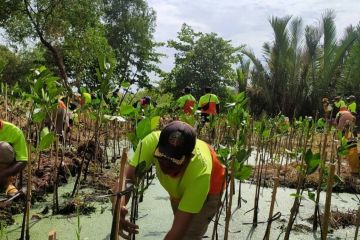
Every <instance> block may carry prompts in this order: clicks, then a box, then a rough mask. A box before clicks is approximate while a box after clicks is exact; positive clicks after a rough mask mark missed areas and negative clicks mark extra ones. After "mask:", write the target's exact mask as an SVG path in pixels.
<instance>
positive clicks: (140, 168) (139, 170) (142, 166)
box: [135, 161, 146, 178]
mask: <svg viewBox="0 0 360 240" xmlns="http://www.w3.org/2000/svg"><path fill="white" fill-rule="evenodd" d="M145 173H146V162H145V161H141V162H140V163H139V164H138V165H137V166H136V168H135V176H137V177H139V178H141V177H142V176H143V175H144V174H145Z"/></svg>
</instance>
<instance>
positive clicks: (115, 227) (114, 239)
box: [110, 148, 127, 240]
mask: <svg viewBox="0 0 360 240" xmlns="http://www.w3.org/2000/svg"><path fill="white" fill-rule="evenodd" d="M126 162H127V149H126V148H124V150H123V154H122V156H121V161H120V173H119V180H118V182H117V187H116V190H115V192H116V193H118V192H120V191H121V190H122V189H123V185H124V177H125V174H124V170H125V165H126ZM121 198H122V197H120V196H116V201H115V207H114V212H113V222H112V226H111V234H110V239H111V240H118V239H119V233H121V230H120V211H121V208H122V206H121V205H122V202H121Z"/></svg>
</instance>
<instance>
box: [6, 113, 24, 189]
mask: <svg viewBox="0 0 360 240" xmlns="http://www.w3.org/2000/svg"><path fill="white" fill-rule="evenodd" d="M27 161H28V152H27V146H26V141H25V137H24V134H23V132H22V131H21V130H20V129H19V128H18V127H16V126H15V125H13V124H11V123H9V122H6V121H2V120H0V188H3V189H4V190H5V193H6V194H7V195H8V196H13V195H15V194H16V193H17V192H18V190H17V189H16V187H15V186H14V185H13V184H12V177H13V176H15V175H16V174H18V173H19V172H21V171H22V170H23V169H24V168H25V166H26V164H27Z"/></svg>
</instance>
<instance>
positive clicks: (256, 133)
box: [0, 88, 349, 239]
mask: <svg viewBox="0 0 360 240" xmlns="http://www.w3.org/2000/svg"><path fill="white" fill-rule="evenodd" d="M84 96H87V100H86V98H85V97H84ZM86 101H87V102H86ZM96 101H97V100H96V98H93V99H91V96H90V98H89V95H88V94H83V102H84V103H86V104H89V105H91V104H92V103H91V102H96ZM86 104H85V105H86ZM96 104H98V105H99V106H97V107H96V106H95V107H94V109H93V110H92V111H94V112H95V113H96V114H97V115H96V114H95V116H97V117H98V118H97V117H95V118H93V120H94V121H93V122H91V123H92V124H94V125H95V128H94V132H95V133H94V138H95V139H96V138H98V140H99V141H100V140H104V139H103V138H101V137H96V132H98V133H99V132H101V131H100V130H102V129H104V128H105V129H106V126H104V125H103V126H102V127H100V126H101V121H102V119H103V118H102V117H103V116H102V112H101V110H102V109H103V108H102V107H101V103H96ZM150 104H151V99H150V98H148V97H144V98H142V99H141V100H139V101H138V102H137V104H135V105H134V106H132V107H133V109H137V110H140V111H137V113H135V115H134V116H135V117H134V116H133V115H131V114H132V113H133V110H131V111H130V110H129V109H130V107H128V108H124V107H120V110H122V111H123V113H125V115H129V117H128V119H133V121H134V126H135V133H129V139H132V140H134V134H135V137H136V138H137V141H132V143H133V146H136V145H137V147H136V151H135V154H134V156H133V157H132V159H131V160H130V161H129V164H128V166H127V167H126V169H125V170H124V171H123V172H122V174H123V176H124V179H125V182H126V183H127V184H125V185H124V186H125V187H124V188H122V189H118V191H119V192H122V191H120V190H126V189H127V188H126V187H127V186H129V184H130V185H131V184H134V185H136V186H137V185H139V183H140V178H141V176H142V173H144V172H146V170H148V169H149V168H150V167H151V166H155V169H156V173H157V177H158V179H159V181H160V183H161V185H162V186H163V187H164V188H165V189H166V191H167V192H168V193H169V196H170V201H171V206H172V210H173V212H174V220H173V224H172V226H171V228H170V230H169V231H168V232H167V234H166V236H165V239H179V238H185V239H201V238H202V236H203V235H204V233H205V232H206V230H207V226H208V224H209V223H210V220H211V219H212V218H213V217H214V216H215V215H216V218H215V222H217V221H218V215H217V213H218V210H219V207H221V206H224V201H223V198H222V196H225V197H226V199H229V201H228V200H227V201H226V204H225V205H226V206H225V209H226V224H225V235H226V233H227V232H228V227H229V221H230V216H231V206H232V204H231V197H232V195H233V194H234V191H235V190H234V179H238V180H245V179H247V178H249V177H250V176H251V175H252V168H249V166H246V165H245V164H244V163H245V161H246V160H247V158H248V157H249V155H250V153H251V151H252V150H251V149H252V146H257V150H256V151H257V152H258V154H257V159H256V160H257V162H258V165H257V167H256V168H255V169H256V172H257V173H258V174H257V175H256V177H257V179H256V184H257V189H258V187H260V185H261V183H262V181H261V175H262V174H261V173H262V171H263V170H262V169H263V164H264V161H263V160H261V158H264V156H265V153H268V152H269V153H271V152H273V153H274V155H272V154H271V156H274V159H283V156H287V157H286V164H288V158H289V157H288V156H290V155H291V156H292V157H295V158H299V160H297V161H296V163H297V164H299V166H300V168H299V173H298V174H299V179H300V180H299V185H298V190H297V196H300V195H301V194H302V192H303V191H304V185H305V183H306V179H307V176H308V175H309V174H311V173H314V172H315V171H316V170H317V169H318V167H321V169H322V171H323V172H326V171H325V167H324V166H325V163H326V161H327V155H326V154H324V153H323V152H327V151H329V153H328V154H329V155H331V157H330V158H331V159H330V160H331V163H332V164H333V163H334V162H335V160H334V159H335V158H336V157H335V156H337V155H339V152H341V151H342V154H343V155H344V153H343V152H344V150H347V149H348V148H349V145H347V143H346V141H345V142H344V141H343V140H342V136H340V135H335V133H336V131H333V130H331V129H330V127H329V125H326V131H325V133H324V132H323V133H322V134H323V135H324V136H325V137H324V138H325V139H324V140H321V141H320V142H321V144H322V145H321V144H320V145H321V146H320V147H319V148H320V149H319V151H320V150H321V152H322V153H321V158H320V157H318V156H317V155H316V154H312V152H311V150H312V145H313V136H314V135H315V132H313V131H315V129H316V128H315V123H314V121H312V120H308V119H304V120H294V124H292V125H291V126H290V125H289V123H288V122H287V121H286V120H285V118H283V117H277V118H275V119H267V120H265V118H263V119H262V120H260V121H259V122H256V121H254V120H252V119H251V118H250V116H249V114H248V113H247V111H246V107H245V106H246V98H245V94H244V93H241V94H238V95H237V96H236V97H235V102H234V103H230V104H227V105H226V109H225V110H224V111H223V113H222V114H220V116H218V117H216V119H215V120H216V121H217V125H216V127H215V128H216V129H217V132H218V133H220V134H219V136H217V140H216V141H213V142H211V144H212V146H210V145H209V144H208V143H206V142H204V141H202V140H200V139H199V136H197V133H196V130H195V129H194V127H193V126H191V125H190V124H188V123H185V122H182V121H172V122H170V123H168V124H166V125H165V127H163V128H162V130H161V131H152V130H156V128H157V127H156V126H155V127H154V126H153V120H154V119H155V117H154V116H152V115H148V114H149V113H148V112H151V109H153V108H154V106H151V105H150ZM177 104H178V107H179V108H180V109H181V110H182V111H183V112H184V113H185V114H186V115H192V114H194V112H195V109H196V107H195V106H197V108H198V109H199V110H200V111H201V115H202V117H203V118H202V120H201V121H204V122H205V121H207V117H208V116H209V115H216V114H218V113H219V100H218V99H217V97H216V95H214V94H212V93H211V89H210V88H206V94H205V95H204V96H202V97H201V98H200V100H199V103H198V104H196V101H195V99H194V98H193V97H191V94H190V89H189V88H186V89H185V90H184V96H182V97H180V98H179V99H178V101H177ZM56 106H57V107H56V108H55V109H56V112H59V111H60V112H63V107H64V105H63V104H59V102H57V103H56ZM147 110H149V111H147ZM67 112H68V110H65V113H67ZM120 112H121V111H120ZM139 112H141V113H139ZM65 115H66V114H65ZM140 115H142V116H141V117H140ZM55 116H57V114H55ZM33 117H34V116H33ZM45 118H46V116H45V117H44V118H43V119H42V120H44V119H45ZM34 119H35V118H34ZM63 119H65V118H63ZM156 119H159V118H156ZM51 122H53V128H55V129H56V127H54V126H55V125H56V121H55V120H52V121H51ZM61 125H63V124H61ZM85 125H86V124H85ZM155 125H157V124H155ZM144 129H146V131H144ZM290 129H291V130H290ZM50 130H51V129H50ZM107 131H108V132H109V129H107ZM61 132H62V133H64V132H66V131H64V129H62V130H61ZM330 133H334V137H333V138H330V137H329V139H331V140H332V142H331V143H330V144H331V149H330V150H329V149H326V146H328V145H329V143H328V141H329V140H328V139H327V138H326V136H329V135H330ZM99 134H100V133H99ZM131 134H132V135H131ZM131 136H132V137H131ZM322 137H323V136H321V138H322ZM335 138H340V140H341V145H340V146H339V151H338V153H335V152H334V151H335V150H334V149H335V145H333V144H334V142H335V140H336V139H335ZM113 140H114V142H115V140H116V139H115V138H113ZM213 140H214V139H213ZM0 142H1V144H0V147H1V149H0V152H1V153H6V154H0V155H1V156H0V162H1V163H2V169H1V171H0V180H1V181H2V182H3V187H4V190H6V192H7V193H8V194H9V196H11V195H16V194H17V189H16V188H15V187H14V186H13V185H12V183H11V181H10V176H14V175H16V174H17V173H19V172H20V171H21V170H22V169H24V167H25V166H26V161H27V160H28V153H27V146H26V141H25V137H24V134H23V133H22V131H21V130H20V129H19V128H18V127H16V126H15V125H13V124H11V123H9V122H6V121H1V125H0ZM309 142H311V143H310V147H309ZM57 143H58V142H57ZM271 143H272V144H271ZM40 145H41V141H40ZM96 146H97V145H95V149H96V148H97V147H96ZM108 147H109V146H108ZM295 147H297V148H298V149H297V150H296V151H295V150H293V149H295ZM214 149H216V152H217V154H216V152H215V150H214ZM323 149H324V150H323ZM285 150H288V152H286V151H285ZM292 151H293V152H292ZM96 152H97V151H96V150H95V153H94V155H97V153H96ZM37 153H39V152H37ZM345 155H346V154H345ZM299 156H300V157H299ZM319 156H320V154H319ZM320 160H321V161H323V163H322V164H320ZM271 161H272V162H274V160H271ZM340 161H341V159H340V157H339V158H338V162H340ZM282 163H283V161H282V160H281V162H280V163H278V164H280V167H281V164H282ZM144 166H145V167H144ZM280 167H278V168H279V169H280ZM340 167H341V166H340V165H339V171H340ZM139 169H142V170H141V171H140V174H139ZM279 172H280V170H279ZM320 184H321V181H320V183H319V185H320ZM228 191H229V192H228ZM119 192H117V193H115V195H116V194H119ZM258 192H259V191H258V190H256V194H258ZM223 193H225V194H223ZM239 194H240V193H239ZM129 197H130V196H129V194H126V195H125V196H124V197H119V195H118V201H117V202H119V203H120V208H117V209H118V213H119V219H117V222H118V225H119V226H117V227H116V228H118V227H120V229H121V230H124V231H128V232H130V233H136V232H137V231H138V226H137V225H136V224H135V223H134V221H129V220H127V217H126V214H127V212H128V210H127V208H126V203H127V202H128V200H129ZM258 198H259V196H258V197H257V199H258ZM239 199H241V197H240V198H239ZM299 199H300V197H297V198H296V199H295V200H296V201H295V202H294V206H295V207H297V209H298V207H299V206H300V202H301V200H299ZM258 208H259V207H258V203H257V205H256V204H255V206H254V212H256V213H254V216H255V215H256V214H257V211H258ZM294 209H296V208H294ZM297 211H298V210H297ZM296 215H297V213H296V211H295V210H294V212H293V210H292V215H291V221H289V222H290V223H293V222H294V220H295V218H296ZM269 218H272V216H269ZM315 218H316V219H317V217H315ZM254 219H255V220H254V223H255V222H256V223H257V218H255V217H254ZM291 228H292V225H290V226H289V227H288V229H290V230H291ZM290 230H289V231H290ZM267 234H268V235H267V236H269V233H267ZM117 237H118V236H115V238H117Z"/></svg>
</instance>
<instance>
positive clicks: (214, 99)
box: [213, 94, 220, 104]
mask: <svg viewBox="0 0 360 240" xmlns="http://www.w3.org/2000/svg"><path fill="white" fill-rule="evenodd" d="M213 101H214V102H215V103H216V104H219V103H220V102H219V98H218V97H217V96H216V95H215V94H213Z"/></svg>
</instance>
